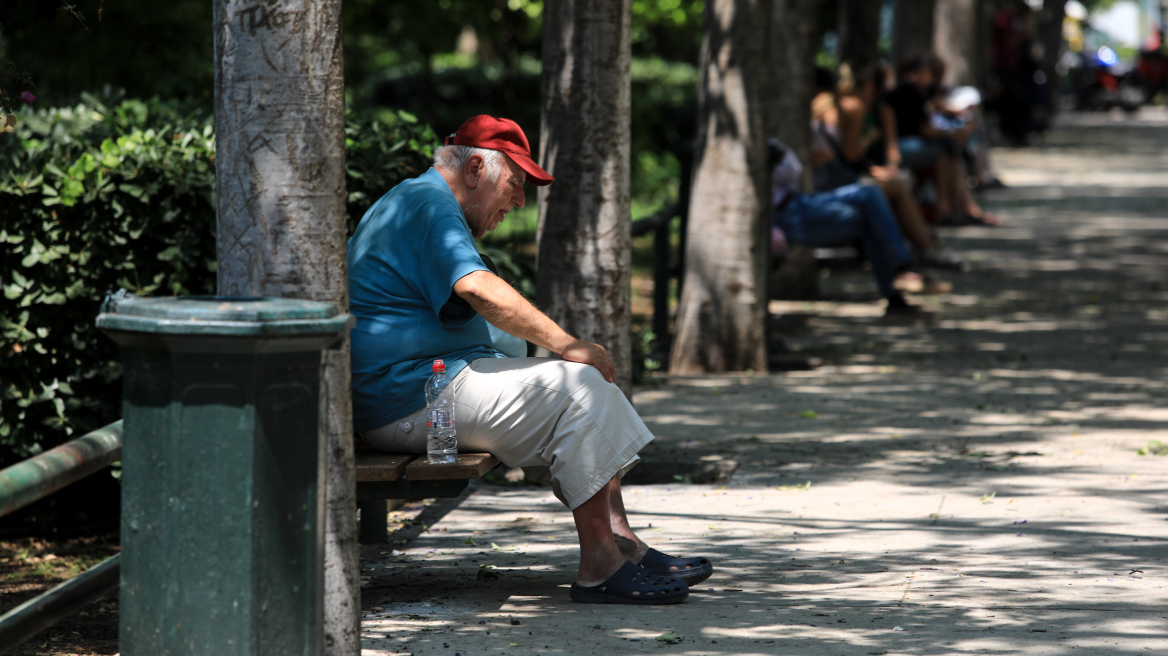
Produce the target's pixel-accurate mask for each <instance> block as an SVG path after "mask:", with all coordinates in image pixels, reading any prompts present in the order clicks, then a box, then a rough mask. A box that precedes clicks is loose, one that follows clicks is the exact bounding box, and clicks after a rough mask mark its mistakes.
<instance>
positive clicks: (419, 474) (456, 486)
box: [356, 448, 499, 544]
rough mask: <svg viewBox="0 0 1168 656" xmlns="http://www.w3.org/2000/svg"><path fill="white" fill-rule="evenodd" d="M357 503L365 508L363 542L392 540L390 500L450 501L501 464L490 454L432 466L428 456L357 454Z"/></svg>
mask: <svg viewBox="0 0 1168 656" xmlns="http://www.w3.org/2000/svg"><path fill="white" fill-rule="evenodd" d="M356 461H357V503H358V506H359V507H360V508H361V526H360V533H359V540H360V541H361V542H362V543H363V544H370V543H376V542H385V541H387V540H388V539H389V535H388V518H387V515H388V514H389V507H388V505H387V504H386V500H388V499H406V500H418V499H435V498H450V497H456V496H458V495H459V494H462V491H463V490H465V489H466V486H467V485H468V484H469V483H470V480H471V479H472V478H478V477H480V476H482V475H483V474H485V473H487V472H489V471H491V469H492V468H494V467H495V465H497V464H499V459H498V458H496V457H495V456H493V455H491V454H489V453H460V454H458V462H453V463H449V464H441V465H432V464H430V463H429V462H428V461H427V460H426V456H425V455H420V456H419V455H414V454H405V453H382V452H380V451H373V450H370V449H367V448H366V449H361V450H359V451H357V458H356Z"/></svg>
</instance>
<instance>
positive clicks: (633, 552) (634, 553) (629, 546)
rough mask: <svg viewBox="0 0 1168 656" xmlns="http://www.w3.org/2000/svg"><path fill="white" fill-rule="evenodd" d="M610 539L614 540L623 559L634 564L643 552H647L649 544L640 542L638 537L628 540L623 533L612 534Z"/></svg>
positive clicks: (639, 560)
mask: <svg viewBox="0 0 1168 656" xmlns="http://www.w3.org/2000/svg"><path fill="white" fill-rule="evenodd" d="M633 537H634V538H636V536H633ZM612 539H613V540H614V541H615V542H616V548H617V549H620V552H621V555H622V556H624V557H625V560H628V561H629V562H631V563H633V564H634V565H636V564H637V563H639V562H641V559H642V558H644V557H645V554H646V553H648V552H649V545H647V544H645V543H644V542H641V540H640V539H639V538H637V539H634V540H630V539H629V538H626V537H625V536H623V535H613V536H612Z"/></svg>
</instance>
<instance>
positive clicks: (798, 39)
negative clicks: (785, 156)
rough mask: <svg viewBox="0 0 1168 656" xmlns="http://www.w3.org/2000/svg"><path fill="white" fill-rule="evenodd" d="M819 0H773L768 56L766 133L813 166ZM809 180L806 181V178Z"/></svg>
mask: <svg viewBox="0 0 1168 656" xmlns="http://www.w3.org/2000/svg"><path fill="white" fill-rule="evenodd" d="M817 4H818V3H817V2H816V0H772V1H771V16H770V38H769V43H768V46H769V47H768V49H767V51H768V52H767V59H768V61H769V62H770V72H771V75H772V76H773V81H772V82H771V85H770V88H769V89H768V91H769V93H768V94H767V110H766V133H767V136H771V137H775V138H776V139H778V140H779V141H781V142H783V143H784V144H785V145H786V146H787V147H788V148H791V149H792V150H794V151H795V155H796V156H798V158H799V161H800V162H804V163H805V164H804V167H805V171H804V172H805V173H806V174H807V175H806V177H807V178H808V180H809V179H810V175H811V167H810V166H807V165H806V163H807V162H810V161H811V99H812V97H813V94H814V93H815V75H814V71H815V50H816V49H815V35H816V24H815V15H816V5H817ZM805 182H806V181H805Z"/></svg>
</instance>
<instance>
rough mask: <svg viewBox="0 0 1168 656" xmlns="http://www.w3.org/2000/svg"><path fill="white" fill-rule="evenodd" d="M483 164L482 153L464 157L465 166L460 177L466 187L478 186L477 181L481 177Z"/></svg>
mask: <svg viewBox="0 0 1168 656" xmlns="http://www.w3.org/2000/svg"><path fill="white" fill-rule="evenodd" d="M483 164H484V162H483V156H482V155H471V156H470V157H468V158H466V166H464V167H463V169H462V179H463V182H464V183H465V184H466V188H467V189H474V188H475V187H478V186H479V181H480V180H482V179H483V173H484V167H483Z"/></svg>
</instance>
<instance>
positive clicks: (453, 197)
mask: <svg viewBox="0 0 1168 656" xmlns="http://www.w3.org/2000/svg"><path fill="white" fill-rule="evenodd" d="M525 180H526V181H528V182H531V183H532V184H535V185H541V186H542V185H549V184H551V183H552V176H551V175H549V174H548V173H547V172H546V171H544V170H543V169H542V168H540V166H539V165H538V164H536V163H535V162H534V161H533V160H532V159H531V148H530V146H529V145H528V141H527V137H526V136H525V135H524V134H523V131H522V129H520V127H519V126H518V125H517V124H516V123H515V122H514V121H510V120H507V119H500V118H495V117H491V116H485V115H480V116H475V117H473V118H471V119H469V120H467V121H466V123H464V124H463V125H462V127H460V128H459V129H458V132H456V133H454V134H452V135H450V136H449V137H447V139H446V145H444V146H442V147H440V148H438V150H437V151H436V152H435V156H434V167H433V168H431V169H430V170H429V171H427V172H426V173H424V174H422V175H421V176H419V177H417V178H414V179H411V180H406V181H405V182H402V183H401V184H399V185H397V186H396V187H394V188H393V189H391V190H390V191H389V192H388V193H386V194H385V195H384V196H382V197H381V199H380V200H378V201H377V202H376V203H374V204H373V206H372V207H370V208H369V211H368V212H366V213H365V216H364V217H363V218H362V219H361V222H360V224H359V225H358V226H357V229H356V231H355V232H354V234H353V236H352V238H351V239H350V240H349V260H348V265H349V290H350V295H351V311H352V313H353V314H354V315H355V316H356V317H357V319H358V324H357V327H356V328H354V329H353V332H352V366H353V374H352V385H353V424H354V428H355V430H357V431H359V432H360V433H361V434H362V435H363V437H364V438H365V439H366V440H367V441H368V442H369V444H370V445H372V446H373V447H374V448H376V449H378V450H381V451H388V452H398V453H402V452H404V453H417V454H421V453H425V451H426V423H427V422H426V415H425V398H424V392H423V387H424V385H425V382H426V379H427V378H428V377H429V375H430V369H431V363H432V362H433V361H434V360H435V359H442V360H444V361H445V363H446V370H447V372H448V374H449V375H450V377H451V379H452V382H451V389H452V390H453V394H454V407H455V419H456V421H457V426H458V446H459V448H460V450H463V451H480V452H481V451H485V452H488V453H491V454H493V455H495V456H496V457H498V458H499V459H500V460H501V461H502V462H503V463H504V464H505V465H507V466H510V467H523V468H524V470H525V472H526V473H527V475H528V477H529V478H532V479H534V480H537V481H542V482H546V483H549V484H550V485H551V488H552V491H553V492H554V494H555V495H556V497H557V498H559V499H560V501H562V502H563V503H564V505H566V506H568V508H569V509H571V511H572V515H573V518H574V519H575V522H576V527H577V532H578V534H579V540H580V566H579V571H578V573H577V576H576V582H575V583H574V584H573V586H572V590H571V593H570V596H571V598H572V599H573V600H574V601H580V602H586V603H630V604H648V603H652V604H668V603H677V602H680V601H683V600H684V599H685V598H686V596H687V595H688V594H689V592H688V586H687V584H696V583H698V582H700V581H702V580H704V579H705V578H706V577H708V576H709V575H710V573H711V572H712V571H713V565H712V564H711V563H710V561H709V560H707V559H704V558H674V557H672V556H667V555H665V554H663V553H661V552H659V551H657V550H655V549H650V548H649V546H648V545H646V544H645V543H644V542H643V541H641V539H640V538H638V537H637V536H636V534H634V533H633V530H632V528H630V527H629V522H628V518H627V516H626V514H625V509H624V501H623V500H622V497H621V484H620V477H621V475H622V474H623V473H624V472H625V471H627V470H628V469H629V468H630V467H632V466H633V465H634V464H635V463H636V462H637V460H638V456H637V452H638V451H639V450H640V449H641V447H643V446H645V444H647V443H648V442H649V441H651V440H652V439H653V436H652V434H650V432H649V429H648V428H647V427H646V426H645V424H644V422H642V421H641V418H640V417H639V416H637V413H636V411H635V410H633V407H632V405H631V404H630V403H629V401H628V399H626V398H625V395H624V394H623V393H622V392H621V390H620V388H618V387H617V386H616V385H615V384H614V383H613V380H614V377H615V367H614V365H613V363H612V361H611V360H610V359H609V357H608V353H607V352H606V351H605V349H604V347H603V346H601V345H599V344H592V343H589V342H584V341H581V340H579V339H576V338H575V337H573V336H571V335H569V334H568V333H567V332H565V331H564V330H563V329H561V328H560V327H559V326H558V325H556V323H555V322H553V321H552V320H551V319H549V318H548V317H547V316H546V315H544V314H543V313H542V312H540V311H539V310H537V309H536V308H535V307H534V306H532V305H531V303H529V302H528V301H527V300H526V299H524V297H523V296H522V295H520V294H519V292H517V291H515V290H514V289H513V288H512V287H511V286H510V285H508V284H507V283H506V282H504V281H503V280H502V279H501V278H499V277H498V276H496V275H495V274H494V273H492V272H491V271H490V270H489V267H488V266H487V265H486V264H485V263H484V260H483V259H482V257H481V256H480V254H479V253H478V251H477V249H476V246H475V238H477V237H482V236H483V235H484V234H486V233H488V232H490V231H491V230H494V229H495V228H496V227H498V225H499V224H500V223H501V222H502V221H503V220H504V218H505V217H506V215H507V213H508V212H510V211H511V210H512V209H513V208H517V207H523V205H524V202H525V198H524V189H523V184H524V181H525ZM525 340H526V341H530V342H533V343H534V344H536V345H538V346H541V347H543V348H545V349H547V350H548V351H550V352H552V353H556V354H558V356H559V357H554V358H528V357H524V356H526V342H525ZM435 466H442V465H435Z"/></svg>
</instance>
